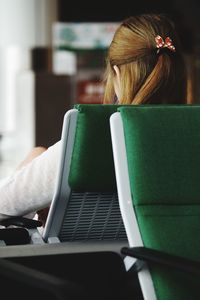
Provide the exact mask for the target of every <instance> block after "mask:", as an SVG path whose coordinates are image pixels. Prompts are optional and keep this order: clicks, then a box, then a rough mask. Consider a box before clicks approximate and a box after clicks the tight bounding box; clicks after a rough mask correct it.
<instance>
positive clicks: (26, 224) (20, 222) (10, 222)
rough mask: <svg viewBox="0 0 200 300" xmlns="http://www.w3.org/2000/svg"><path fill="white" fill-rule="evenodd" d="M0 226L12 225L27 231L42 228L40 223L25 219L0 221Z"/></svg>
mask: <svg viewBox="0 0 200 300" xmlns="http://www.w3.org/2000/svg"><path fill="white" fill-rule="evenodd" d="M0 225H2V226H5V227H8V226H11V225H14V226H18V227H26V228H27V229H33V228H37V227H40V226H42V222H41V221H38V220H33V219H29V218H25V217H10V218H8V219H5V220H2V221H0Z"/></svg>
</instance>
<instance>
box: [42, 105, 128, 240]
mask: <svg viewBox="0 0 200 300" xmlns="http://www.w3.org/2000/svg"><path fill="white" fill-rule="evenodd" d="M118 107H119V106H117V105H102V104H88V105H87V104H83V105H75V107H74V109H75V110H76V111H75V114H77V118H76V124H75V125H73V126H72V127H73V130H72V131H73V132H75V133H74V142H73V146H72V154H71V156H70V158H67V155H66V154H65V153H67V151H64V156H66V157H65V158H64V159H63V161H64V162H65V163H64V165H65V166H66V171H65V167H64V168H63V170H64V171H62V175H61V179H60V182H61V187H60V188H59V192H58V196H57V195H56V197H57V199H55V200H56V201H54V203H55V205H54V207H55V209H56V210H57V216H58V217H57V218H55V217H54V216H53V218H54V221H53V222H52V224H51V223H49V224H51V225H49V227H47V229H48V228H50V229H48V230H46V232H45V239H47V236H48V234H55V232H56V233H57V234H58V238H59V240H60V241H62V242H66V241H67V242H68V241H83V240H84V241H85V240H87V241H89V240H95V241H96V240H104V241H105V240H106V241H112V242H113V241H115V242H118V241H119V240H120V241H125V242H126V243H127V236H126V232H125V228H124V224H123V221H122V217H121V212H120V208H119V203H118V195H117V187H116V179H115V171H114V160H113V154H112V143H111V134H110V124H109V119H110V116H111V114H113V113H114V112H116V111H117V108H118ZM69 122H70V121H69ZM72 123H73V122H72ZM74 130H75V131H74ZM69 131H70V129H69ZM68 134H69V132H68ZM66 145H67V144H66ZM67 148H68V147H67V146H66V150H67ZM66 183H67V184H66ZM66 186H68V187H69V188H67V189H66ZM57 200H58V201H57ZM59 201H60V203H61V205H60V207H59V204H57V203H58V202H59ZM52 210H53V209H52ZM52 215H53V213H52ZM54 224H55V226H54ZM49 232H50V233H49Z"/></svg>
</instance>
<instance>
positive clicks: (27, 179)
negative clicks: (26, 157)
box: [0, 141, 61, 220]
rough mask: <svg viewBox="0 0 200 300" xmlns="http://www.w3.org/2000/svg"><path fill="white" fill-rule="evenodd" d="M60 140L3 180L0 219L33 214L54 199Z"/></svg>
mask: <svg viewBox="0 0 200 300" xmlns="http://www.w3.org/2000/svg"><path fill="white" fill-rule="evenodd" d="M60 144H61V142H60V141H59V142H57V143H56V144H54V145H53V146H51V147H49V148H48V149H47V151H45V152H43V153H42V154H41V155H39V156H38V157H36V158H35V159H33V161H31V162H30V163H29V164H27V165H26V166H24V167H22V168H21V169H19V170H17V171H16V172H14V173H13V174H11V175H10V176H8V177H6V178H4V179H3V180H2V181H0V220H2V219H5V218H7V217H9V216H22V215H23V216H27V215H28V216H34V214H35V212H36V211H37V210H39V209H42V208H44V207H47V206H49V204H50V203H51V200H52V197H53V193H54V189H55V182H56V176H57V170H58V163H59V156H60Z"/></svg>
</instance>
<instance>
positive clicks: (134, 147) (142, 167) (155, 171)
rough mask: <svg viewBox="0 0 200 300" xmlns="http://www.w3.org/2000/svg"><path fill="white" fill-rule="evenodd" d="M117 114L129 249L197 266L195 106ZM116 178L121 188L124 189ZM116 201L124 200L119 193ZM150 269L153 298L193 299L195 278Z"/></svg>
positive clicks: (199, 186) (198, 291) (199, 139)
mask: <svg viewBox="0 0 200 300" xmlns="http://www.w3.org/2000/svg"><path fill="white" fill-rule="evenodd" d="M118 112H119V113H118V115H116V116H115V118H116V119H119V120H118V121H117V122H119V124H120V125H121V127H122V134H123V142H124V147H125V152H126V153H125V156H122V153H117V150H116V158H115V160H117V156H120V161H122V163H123V161H127V168H128V169H127V171H128V174H127V176H128V177H127V178H128V181H129V183H128V185H129V184H130V185H129V188H130V190H129V192H130V200H131V201H132V206H133V212H134V214H135V218H136V221H137V226H138V230H139V234H140V235H141V240H142V241H137V240H132V237H131V235H134V234H135V232H134V228H130V227H131V225H130V223H129V220H125V219H126V218H129V217H128V214H129V213H127V211H124V212H123V213H122V215H123V219H124V222H125V224H126V225H125V227H126V229H127V232H129V233H130V232H131V233H130V234H129V235H128V240H129V243H130V245H131V246H132V247H133V246H141V245H142V244H143V245H144V246H145V247H147V248H152V249H156V250H161V251H165V252H167V253H169V254H173V255H177V256H181V257H185V258H189V259H193V260H196V261H199V262H200V235H199V233H200V106H199V105H180V106H176V105H138V106H137V105H136V106H133V107H131V108H130V107H128V108H127V107H120V108H119V109H118ZM119 114H120V115H119ZM113 119H114V118H113ZM115 126H117V125H116V123H115V125H113V127H115ZM113 131H114V128H113ZM117 132H119V127H118V128H117V129H116V131H115V138H120V137H118V135H117ZM113 135H114V133H113ZM121 142H122V140H120V143H121ZM118 169H119V167H118ZM120 170H121V169H120ZM119 172H120V171H119V170H118V173H119ZM116 175H117V174H116ZM117 176H118V177H119V178H118V182H119V185H120V189H123V188H125V189H126V187H125V185H126V183H125V182H123V178H121V177H120V174H118V175H117ZM119 201H120V202H121V201H122V202H123V201H128V200H127V199H123V193H122V196H120V195H119ZM125 210H126V209H125ZM149 269H150V273H151V275H152V279H153V285H154V288H155V295H156V299H159V300H188V299H198V297H199V295H200V285H199V283H200V277H198V276H196V277H195V276H193V275H189V274H186V273H184V272H181V271H177V270H173V269H170V268H163V267H160V266H156V265H151V264H150V266H149ZM145 299H151V298H145Z"/></svg>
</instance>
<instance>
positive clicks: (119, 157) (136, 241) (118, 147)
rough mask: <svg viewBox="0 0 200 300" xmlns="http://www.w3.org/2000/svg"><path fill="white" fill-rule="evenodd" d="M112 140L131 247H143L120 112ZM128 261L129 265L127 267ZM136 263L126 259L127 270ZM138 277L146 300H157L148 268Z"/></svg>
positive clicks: (113, 122)
mask: <svg viewBox="0 0 200 300" xmlns="http://www.w3.org/2000/svg"><path fill="white" fill-rule="evenodd" d="M110 128H111V139H112V147H113V157H114V165H115V174H116V182H117V191H118V198H119V206H120V210H121V214H122V218H123V222H124V226H125V229H126V233H127V237H128V242H129V246H130V247H139V246H143V242H142V238H141V235H140V231H139V227H138V223H137V219H136V216H135V212H134V209H133V205H132V196H131V189H130V180H129V173H128V162H127V156H126V145H125V138H124V129H123V122H122V119H121V115H120V113H119V112H116V113H114V114H113V115H112V116H111V118H110ZM127 260H129V261H128V265H127ZM134 262H135V259H134V260H133V259H132V260H130V259H128V258H126V260H125V264H126V268H127V269H129V268H130V267H131V265H132V264H133V263H134ZM138 277H139V281H140V285H141V289H142V293H143V296H144V300H156V295H155V290H154V286H153V282H152V278H151V275H150V272H149V270H148V268H147V267H144V268H142V270H141V271H140V272H138Z"/></svg>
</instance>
